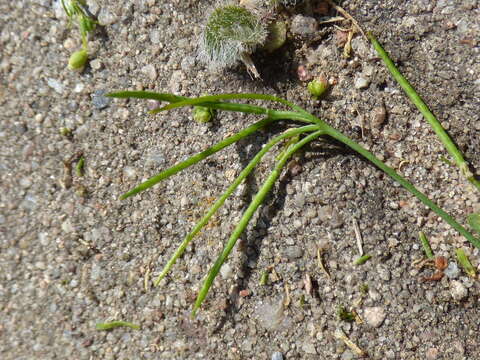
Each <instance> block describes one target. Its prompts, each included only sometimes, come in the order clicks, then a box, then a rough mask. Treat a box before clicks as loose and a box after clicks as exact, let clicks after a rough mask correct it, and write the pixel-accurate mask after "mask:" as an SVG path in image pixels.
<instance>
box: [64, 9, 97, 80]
mask: <svg viewBox="0 0 480 360" xmlns="http://www.w3.org/2000/svg"><path fill="white" fill-rule="evenodd" d="M61 2H62V7H63V10H64V11H65V14H67V16H68V18H69V23H70V24H71V23H75V24H76V25H77V27H78V29H79V31H80V37H81V40H82V49H81V50H78V51H76V52H74V53H73V54H72V55H71V56H70V59H69V61H68V66H69V68H70V69H72V70H79V71H81V70H82V69H83V68H84V66H85V64H86V62H87V60H88V34H89V33H91V32H92V31H93V30H94V29H95V26H96V24H97V23H98V22H97V21H96V20H95V17H94V15H93V14H92V13H90V11H89V10H88V8H87V2H86V0H61Z"/></svg>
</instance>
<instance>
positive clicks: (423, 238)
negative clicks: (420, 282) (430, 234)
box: [418, 231, 434, 259]
mask: <svg viewBox="0 0 480 360" xmlns="http://www.w3.org/2000/svg"><path fill="white" fill-rule="evenodd" d="M418 237H419V238H420V241H421V242H422V246H423V251H425V255H426V256H427V258H429V259H433V258H434V256H433V251H432V248H431V247H430V242H429V241H428V239H427V237H426V236H425V234H424V233H423V231H420V232H419V233H418Z"/></svg>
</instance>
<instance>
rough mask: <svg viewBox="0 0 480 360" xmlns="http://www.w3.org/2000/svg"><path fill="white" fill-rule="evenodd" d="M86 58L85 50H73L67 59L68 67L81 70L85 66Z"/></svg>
mask: <svg viewBox="0 0 480 360" xmlns="http://www.w3.org/2000/svg"><path fill="white" fill-rule="evenodd" d="M87 59H88V53H87V50H85V49H82V50H78V51H75V52H74V53H73V54H72V55H70V59H69V60H68V67H69V68H70V69H72V70H82V69H83V68H84V67H85V63H86V62H87Z"/></svg>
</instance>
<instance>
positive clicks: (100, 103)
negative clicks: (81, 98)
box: [92, 90, 110, 110]
mask: <svg viewBox="0 0 480 360" xmlns="http://www.w3.org/2000/svg"><path fill="white" fill-rule="evenodd" d="M105 94H106V91H105V90H97V91H95V92H94V93H93V95H92V104H93V106H95V107H96V108H97V109H99V110H101V109H105V108H106V107H107V106H108V104H110V98H108V97H106V96H104V95H105Z"/></svg>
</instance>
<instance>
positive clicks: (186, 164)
mask: <svg viewBox="0 0 480 360" xmlns="http://www.w3.org/2000/svg"><path fill="white" fill-rule="evenodd" d="M273 121H275V119H271V118H266V119H263V120H260V121H258V122H256V123H255V124H253V125H251V126H249V127H247V128H246V129H243V130H242V131H240V132H238V133H236V134H235V135H232V136H229V137H228V138H226V139H224V140H222V141H220V142H219V143H217V144H215V145H213V146H211V147H209V148H208V149H207V150H204V151H202V152H201V153H198V154H197V155H194V156H192V157H190V158H188V159H187V160H185V161H182V162H181V163H178V164H176V165H174V166H172V167H170V168H168V169H166V170H164V171H162V172H161V173H159V174H157V175H155V176H153V177H151V178H150V179H148V180H146V181H144V182H143V183H141V184H140V185H138V186H137V187H135V188H133V189H132V190H130V191H129V192H127V193H125V194H123V195H122V196H120V200H124V199H126V198H128V197H130V196H132V195H135V194H138V193H139V192H141V191H144V190H146V189H148V188H150V187H152V186H154V185H156V184H157V183H159V182H160V181H162V180H164V179H167V178H169V177H170V176H172V175H175V174H176V173H178V172H179V171H182V170H183V169H185V168H187V167H189V166H192V165H194V164H196V163H198V162H200V161H202V160H204V159H206V158H207V157H208V156H210V155H212V154H215V153H216V152H218V151H220V150H222V149H223V148H225V147H227V146H229V145H231V144H233V143H234V142H236V141H238V140H240V139H242V138H244V137H246V136H248V135H250V134H252V133H254V132H255V131H257V130H259V129H261V128H262V127H264V126H266V125H267V124H270V123H271V122H273Z"/></svg>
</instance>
